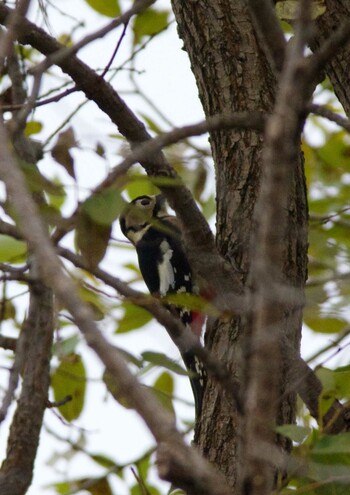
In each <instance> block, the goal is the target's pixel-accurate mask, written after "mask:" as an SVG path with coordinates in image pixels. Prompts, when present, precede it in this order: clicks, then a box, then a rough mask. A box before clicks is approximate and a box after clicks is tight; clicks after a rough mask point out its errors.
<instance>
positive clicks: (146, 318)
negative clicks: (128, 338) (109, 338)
mask: <svg viewBox="0 0 350 495" xmlns="http://www.w3.org/2000/svg"><path fill="white" fill-rule="evenodd" d="M123 307H124V315H123V317H122V318H121V319H120V320H119V322H118V328H117V330H116V333H127V332H131V331H132V330H136V329H137V328H142V327H144V326H145V325H146V324H147V323H149V322H150V321H151V319H152V315H151V314H150V313H149V312H148V311H146V310H145V309H143V308H140V307H139V306H136V305H135V304H132V303H129V302H125V303H124V304H123Z"/></svg>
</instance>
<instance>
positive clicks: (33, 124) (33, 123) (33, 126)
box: [24, 120, 43, 136]
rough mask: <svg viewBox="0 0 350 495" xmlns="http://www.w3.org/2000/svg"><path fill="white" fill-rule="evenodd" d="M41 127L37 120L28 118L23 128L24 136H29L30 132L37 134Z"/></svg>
mask: <svg viewBox="0 0 350 495" xmlns="http://www.w3.org/2000/svg"><path fill="white" fill-rule="evenodd" d="M42 128H43V125H42V123H41V122H38V121H37V120H30V121H29V122H27V124H26V127H25V129H24V133H25V135H26V136H31V135H32V134H38V133H39V132H40V131H41V130H42Z"/></svg>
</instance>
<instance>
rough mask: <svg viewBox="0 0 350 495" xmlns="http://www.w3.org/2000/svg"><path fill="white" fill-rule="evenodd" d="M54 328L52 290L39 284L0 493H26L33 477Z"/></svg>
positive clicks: (24, 337) (23, 342)
mask: <svg viewBox="0 0 350 495" xmlns="http://www.w3.org/2000/svg"><path fill="white" fill-rule="evenodd" d="M53 328H54V319H53V296H52V291H51V290H50V289H48V288H46V287H44V286H43V285H42V284H40V283H36V284H34V285H33V286H32V288H31V291H30V304H29V314H28V317H27V319H26V321H25V322H24V324H23V327H22V331H21V336H20V338H19V343H18V345H17V352H19V353H21V362H22V366H21V371H22V377H23V380H22V389H21V394H20V397H19V399H18V402H17V408H16V412H15V414H14V418H13V421H12V424H11V429H10V434H9V438H8V443H7V453H6V459H5V461H4V463H3V465H2V466H1V469H0V493H1V495H24V494H25V493H26V492H27V490H28V486H29V485H30V483H31V480H32V477H33V468H34V462H35V458H36V454H37V448H38V444H39V437H40V431H41V426H42V421H43V416H44V412H45V409H46V406H47V400H48V388H49V383H50V356H51V346H52V338H53Z"/></svg>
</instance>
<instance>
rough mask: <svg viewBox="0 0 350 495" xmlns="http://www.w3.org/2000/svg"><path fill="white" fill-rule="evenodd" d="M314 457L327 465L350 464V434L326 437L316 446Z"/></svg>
mask: <svg viewBox="0 0 350 495" xmlns="http://www.w3.org/2000/svg"><path fill="white" fill-rule="evenodd" d="M311 454H312V457H313V459H315V460H317V461H318V462H324V463H327V464H335V463H341V464H348V465H349V464H350V433H349V432H347V433H338V435H324V436H323V437H321V438H320V440H319V441H318V442H317V443H316V444H315V445H314V448H313V449H312V452H311Z"/></svg>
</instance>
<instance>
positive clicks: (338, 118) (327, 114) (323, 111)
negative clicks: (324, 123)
mask: <svg viewBox="0 0 350 495" xmlns="http://www.w3.org/2000/svg"><path fill="white" fill-rule="evenodd" d="M309 111H310V112H311V113H314V114H315V115H318V116H319V117H323V118H325V119H328V120H330V121H331V122H334V123H335V124H338V125H339V126H340V127H343V129H345V130H346V131H348V132H350V120H349V119H347V118H345V117H343V116H342V115H339V114H337V113H334V112H332V111H331V110H329V108H327V107H325V106H324V105H316V104H315V103H313V104H311V105H309Z"/></svg>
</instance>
